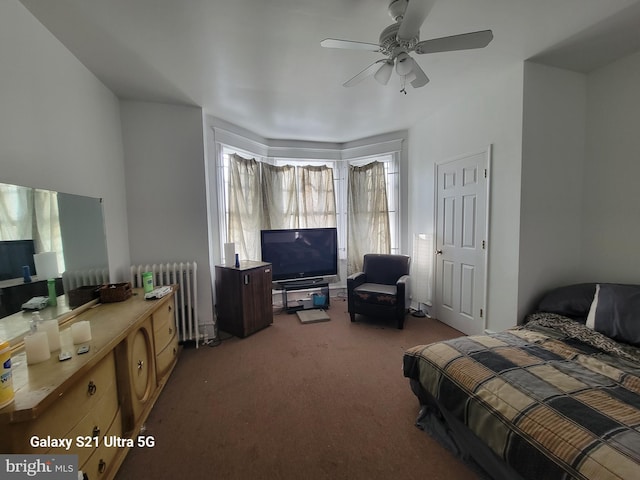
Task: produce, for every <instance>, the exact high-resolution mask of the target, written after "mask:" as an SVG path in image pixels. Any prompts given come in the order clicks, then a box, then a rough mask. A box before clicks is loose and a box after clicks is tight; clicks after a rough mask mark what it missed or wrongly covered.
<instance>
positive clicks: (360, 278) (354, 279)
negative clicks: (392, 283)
mask: <svg viewBox="0 0 640 480" xmlns="http://www.w3.org/2000/svg"><path fill="white" fill-rule="evenodd" d="M366 280H367V276H366V275H365V273H364V272H357V273H352V274H351V275H349V276H348V277H347V290H353V289H354V288H356V287H358V286H360V285H362V284H363V283H365V282H366Z"/></svg>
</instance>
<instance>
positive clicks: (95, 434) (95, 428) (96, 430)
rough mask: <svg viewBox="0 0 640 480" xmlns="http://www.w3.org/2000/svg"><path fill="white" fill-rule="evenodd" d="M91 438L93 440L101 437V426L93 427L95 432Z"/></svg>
mask: <svg viewBox="0 0 640 480" xmlns="http://www.w3.org/2000/svg"><path fill="white" fill-rule="evenodd" d="M91 436H92V437H93V438H96V437H99V436H100V427H99V426H97V425H96V426H94V427H93V430H92V432H91Z"/></svg>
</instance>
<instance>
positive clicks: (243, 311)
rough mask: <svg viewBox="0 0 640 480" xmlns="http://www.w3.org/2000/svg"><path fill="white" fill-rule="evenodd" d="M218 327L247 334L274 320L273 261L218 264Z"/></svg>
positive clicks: (241, 334) (242, 335)
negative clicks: (231, 264) (236, 265)
mask: <svg viewBox="0 0 640 480" xmlns="http://www.w3.org/2000/svg"><path fill="white" fill-rule="evenodd" d="M215 274H216V280H215V290H216V313H217V318H218V328H219V329H220V330H223V331H225V332H228V333H231V334H232V335H235V336H236V337H246V336H248V335H251V334H252V333H255V332H257V331H258V330H261V329H263V328H265V327H268V326H269V325H271V324H272V323H273V307H272V304H273V301H272V293H271V292H272V282H271V264H270V263H265V262H257V261H252V260H243V261H241V262H240V266H239V267H227V266H223V265H217V266H216V267H215Z"/></svg>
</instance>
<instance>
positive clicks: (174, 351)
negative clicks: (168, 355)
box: [173, 347, 178, 357]
mask: <svg viewBox="0 0 640 480" xmlns="http://www.w3.org/2000/svg"><path fill="white" fill-rule="evenodd" d="M176 353H178V350H177V349H176V347H173V356H174V357H175V356H176Z"/></svg>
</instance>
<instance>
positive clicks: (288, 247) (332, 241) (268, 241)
mask: <svg viewBox="0 0 640 480" xmlns="http://www.w3.org/2000/svg"><path fill="white" fill-rule="evenodd" d="M260 246H261V248H262V261H263V262H269V263H271V264H272V278H273V280H274V281H278V280H295V279H300V278H312V277H324V276H329V275H337V274H338V233H337V230H336V228H298V229H290V230H262V231H261V232H260Z"/></svg>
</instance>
